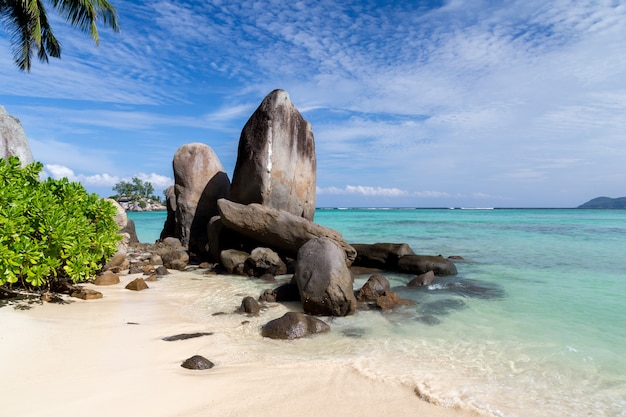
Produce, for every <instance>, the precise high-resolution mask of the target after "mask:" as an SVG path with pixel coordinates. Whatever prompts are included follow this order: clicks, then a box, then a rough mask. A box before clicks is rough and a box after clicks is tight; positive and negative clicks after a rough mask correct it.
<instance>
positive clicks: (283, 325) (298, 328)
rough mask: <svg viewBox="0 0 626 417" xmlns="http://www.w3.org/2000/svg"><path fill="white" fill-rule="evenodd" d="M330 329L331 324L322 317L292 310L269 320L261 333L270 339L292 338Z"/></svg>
mask: <svg viewBox="0 0 626 417" xmlns="http://www.w3.org/2000/svg"><path fill="white" fill-rule="evenodd" d="M328 331H330V326H329V325H328V324H326V323H324V322H323V321H321V320H320V319H318V318H315V317H312V316H308V315H306V314H304V313H296V312H293V311H290V312H288V313H285V315H284V316H282V317H279V318H277V319H274V320H272V321H270V322H268V323H267V324H266V325H265V326H263V329H262V330H261V334H262V335H263V337H269V338H270V339H287V340H292V339H299V338H301V337H307V336H310V335H312V334H315V333H324V332H328Z"/></svg>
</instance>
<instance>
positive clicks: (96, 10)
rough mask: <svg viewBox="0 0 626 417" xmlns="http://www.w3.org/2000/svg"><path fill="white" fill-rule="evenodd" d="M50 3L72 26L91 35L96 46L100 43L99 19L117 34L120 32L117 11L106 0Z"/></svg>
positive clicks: (57, 0) (67, 0)
mask: <svg viewBox="0 0 626 417" xmlns="http://www.w3.org/2000/svg"><path fill="white" fill-rule="evenodd" d="M50 3H51V4H52V6H54V7H55V8H56V9H57V10H58V12H59V14H60V15H61V16H63V17H64V18H65V19H66V20H67V21H68V22H69V23H70V24H71V25H72V26H75V27H77V28H78V29H80V30H82V31H83V32H86V33H89V35H90V36H91V38H92V39H93V40H94V41H95V42H96V44H98V43H99V36H98V28H97V26H96V21H97V20H98V17H101V18H102V20H103V22H104V23H105V24H106V25H108V26H109V27H110V28H111V29H113V30H114V31H115V32H117V31H119V25H118V23H117V11H116V10H115V8H114V7H113V6H112V5H111V4H110V3H109V2H108V1H106V0H51V1H50Z"/></svg>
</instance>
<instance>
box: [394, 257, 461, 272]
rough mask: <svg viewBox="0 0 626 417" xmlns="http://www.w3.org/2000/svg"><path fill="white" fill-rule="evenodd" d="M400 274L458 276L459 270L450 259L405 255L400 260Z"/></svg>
mask: <svg viewBox="0 0 626 417" xmlns="http://www.w3.org/2000/svg"><path fill="white" fill-rule="evenodd" d="M397 270H398V271H399V272H403V273H409V274H416V275H421V274H425V273H426V272H428V271H433V273H434V274H435V275H456V274H457V269H456V266H455V265H454V262H452V261H451V260H449V259H445V258H444V257H442V256H429V255H405V256H402V257H401V258H400V259H398V269H397Z"/></svg>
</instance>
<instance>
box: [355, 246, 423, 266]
mask: <svg viewBox="0 0 626 417" xmlns="http://www.w3.org/2000/svg"><path fill="white" fill-rule="evenodd" d="M351 246H352V247H353V248H354V249H356V252H357V256H356V259H355V260H354V263H353V265H354V266H360V267H367V268H382V269H387V270H391V271H393V270H396V269H397V266H398V260H399V259H400V258H401V257H403V256H406V255H415V252H413V249H411V247H410V246H409V245H407V244H406V243H374V244H363V243H357V244H352V245H351Z"/></svg>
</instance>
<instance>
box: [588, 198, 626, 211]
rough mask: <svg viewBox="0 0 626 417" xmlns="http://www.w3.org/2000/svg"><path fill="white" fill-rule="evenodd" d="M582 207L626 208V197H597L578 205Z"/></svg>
mask: <svg viewBox="0 0 626 417" xmlns="http://www.w3.org/2000/svg"><path fill="white" fill-rule="evenodd" d="M578 208H580V209H626V197H619V198H610V197H596V198H594V199H593V200H589V201H587V202H586V203H585V204H582V205H580V206H578Z"/></svg>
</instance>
